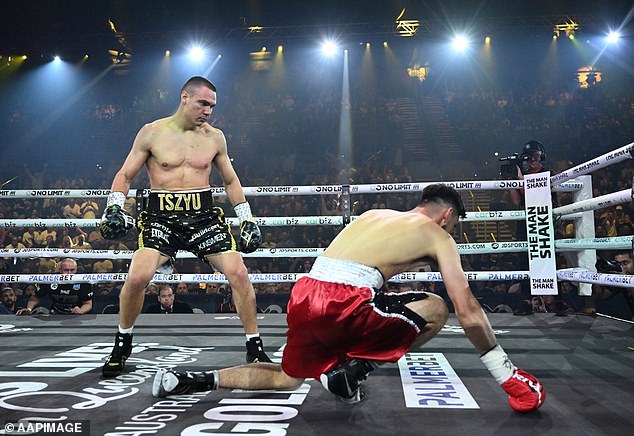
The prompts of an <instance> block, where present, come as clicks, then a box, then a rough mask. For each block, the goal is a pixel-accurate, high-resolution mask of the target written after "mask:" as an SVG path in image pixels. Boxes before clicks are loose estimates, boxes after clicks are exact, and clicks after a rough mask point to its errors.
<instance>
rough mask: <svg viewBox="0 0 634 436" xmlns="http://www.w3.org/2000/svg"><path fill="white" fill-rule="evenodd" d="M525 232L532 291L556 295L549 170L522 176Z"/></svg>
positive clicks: (537, 293) (535, 293) (538, 293)
mask: <svg viewBox="0 0 634 436" xmlns="http://www.w3.org/2000/svg"><path fill="white" fill-rule="evenodd" d="M524 199H525V204H526V236H527V241H528V265H529V271H530V279H531V294H532V295H557V265H556V262H555V235H554V233H555V232H554V228H553V220H552V209H553V205H552V200H551V194H550V172H549V171H546V172H543V173H537V174H527V175H525V176H524Z"/></svg>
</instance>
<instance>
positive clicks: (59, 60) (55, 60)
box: [53, 55, 62, 62]
mask: <svg viewBox="0 0 634 436" xmlns="http://www.w3.org/2000/svg"><path fill="white" fill-rule="evenodd" d="M61 61H62V58H60V57H59V55H55V56H53V62H61Z"/></svg>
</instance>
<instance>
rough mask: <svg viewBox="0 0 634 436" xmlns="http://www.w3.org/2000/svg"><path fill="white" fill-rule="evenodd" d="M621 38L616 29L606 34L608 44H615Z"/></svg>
mask: <svg viewBox="0 0 634 436" xmlns="http://www.w3.org/2000/svg"><path fill="white" fill-rule="evenodd" d="M619 39H621V32H619V31H618V30H610V32H609V33H608V36H607V41H608V44H616V43H617V42H619Z"/></svg>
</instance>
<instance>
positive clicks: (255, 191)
mask: <svg viewBox="0 0 634 436" xmlns="http://www.w3.org/2000/svg"><path fill="white" fill-rule="evenodd" d="M436 183H443V184H445V185H448V186H451V187H454V188H456V189H457V190H458V191H471V190H473V191H495V190H505V189H520V188H522V187H524V181H523V180H483V181H459V182H416V183H414V182H412V183H375V184H365V185H350V194H352V195H354V194H383V193H386V192H387V193H392V192H421V191H422V190H423V189H425V187H426V186H428V185H432V184H436ZM341 186H342V185H319V186H252V187H249V186H246V187H243V188H242V189H243V191H244V193H245V195H247V196H249V197H261V196H280V195H282V196H283V195H315V194H321V195H335V194H340V193H341V189H342V188H341ZM582 187H583V184H582V183H581V182H574V181H573V182H569V183H562V184H561V185H560V186H559V187H558V188H557V189H556V190H557V191H562V192H563V191H578V190H579V189H581V188H582ZM137 191H141V192H137ZM211 192H212V193H213V194H214V195H216V196H224V195H226V194H225V190H224V188H220V187H212V188H211ZM149 193H150V190H149V189H142V190H137V189H130V191H129V192H128V197H136V196H137V194H141V195H143V196H147V195H149ZM109 194H110V189H16V190H0V198H4V199H7V198H31V197H37V198H106V197H107V196H108V195H109Z"/></svg>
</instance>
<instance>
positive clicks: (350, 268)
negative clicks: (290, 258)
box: [308, 256, 383, 289]
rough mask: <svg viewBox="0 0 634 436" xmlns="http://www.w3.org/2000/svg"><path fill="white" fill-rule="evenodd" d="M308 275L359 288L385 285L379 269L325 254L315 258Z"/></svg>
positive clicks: (376, 287)
mask: <svg viewBox="0 0 634 436" xmlns="http://www.w3.org/2000/svg"><path fill="white" fill-rule="evenodd" d="M308 277H310V278H313V279H315V280H321V281H323V282H331V283H343V284H346V285H352V286H357V287H359V288H364V287H368V288H375V289H378V288H380V287H381V286H383V276H382V275H381V272H380V271H379V270H378V269H376V268H373V267H371V266H366V265H361V264H360V263H356V262H352V261H350V260H343V259H333V258H331V257H324V256H319V257H318V258H317V259H315V263H314V264H313V267H312V268H311V270H310V272H309V273H308Z"/></svg>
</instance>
